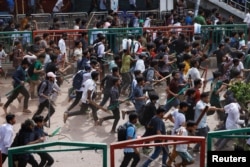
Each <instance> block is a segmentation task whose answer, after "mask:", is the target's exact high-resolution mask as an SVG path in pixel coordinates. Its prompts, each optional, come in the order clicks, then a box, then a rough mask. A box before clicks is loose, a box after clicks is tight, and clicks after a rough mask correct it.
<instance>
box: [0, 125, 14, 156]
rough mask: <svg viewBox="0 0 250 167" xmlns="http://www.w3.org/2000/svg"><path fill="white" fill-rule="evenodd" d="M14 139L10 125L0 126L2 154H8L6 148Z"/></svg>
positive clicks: (0, 148)
mask: <svg viewBox="0 0 250 167" xmlns="http://www.w3.org/2000/svg"><path fill="white" fill-rule="evenodd" d="M13 139H14V131H13V126H12V125H11V124H8V123H6V124H3V125H1V126H0V150H1V152H2V153H4V154H8V148H9V147H10V146H11V144H12V141H13Z"/></svg>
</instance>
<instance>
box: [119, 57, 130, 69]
mask: <svg viewBox="0 0 250 167" xmlns="http://www.w3.org/2000/svg"><path fill="white" fill-rule="evenodd" d="M130 63H131V56H130V55H125V54H124V55H122V68H121V73H126V72H129V70H130Z"/></svg>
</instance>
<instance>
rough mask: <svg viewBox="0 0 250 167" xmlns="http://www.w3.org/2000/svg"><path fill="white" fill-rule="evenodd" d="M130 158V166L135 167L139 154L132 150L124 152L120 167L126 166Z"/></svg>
mask: <svg viewBox="0 0 250 167" xmlns="http://www.w3.org/2000/svg"><path fill="white" fill-rule="evenodd" d="M131 159H133V162H132V164H131V167H136V166H137V164H138V162H139V161H140V156H139V154H136V153H134V152H132V153H124V158H123V161H122V163H121V166H120V167H127V166H128V164H129V162H130V161H131Z"/></svg>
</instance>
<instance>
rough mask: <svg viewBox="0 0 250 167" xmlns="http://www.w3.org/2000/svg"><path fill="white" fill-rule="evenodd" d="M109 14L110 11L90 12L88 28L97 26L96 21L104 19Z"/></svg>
mask: <svg viewBox="0 0 250 167" xmlns="http://www.w3.org/2000/svg"><path fill="white" fill-rule="evenodd" d="M107 15H108V12H91V13H90V14H89V21H88V24H87V26H86V28H87V29H90V28H93V27H95V25H96V23H97V22H99V21H101V20H104V18H106V17H107Z"/></svg>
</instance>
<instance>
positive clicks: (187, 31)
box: [143, 26, 194, 42]
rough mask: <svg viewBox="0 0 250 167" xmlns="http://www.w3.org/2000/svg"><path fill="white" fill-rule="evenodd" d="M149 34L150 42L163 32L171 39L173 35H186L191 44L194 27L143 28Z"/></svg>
mask: <svg viewBox="0 0 250 167" xmlns="http://www.w3.org/2000/svg"><path fill="white" fill-rule="evenodd" d="M143 31H144V32H147V34H148V36H149V39H150V41H153V40H154V39H155V38H156V33H157V32H159V31H160V32H161V33H162V35H163V36H165V37H170V36H171V35H172V34H180V33H182V34H184V35H185V36H186V37H187V40H188V41H189V42H191V41H192V37H193V34H194V26H163V27H148V28H143Z"/></svg>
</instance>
